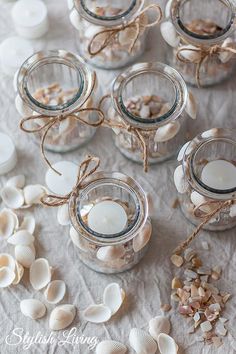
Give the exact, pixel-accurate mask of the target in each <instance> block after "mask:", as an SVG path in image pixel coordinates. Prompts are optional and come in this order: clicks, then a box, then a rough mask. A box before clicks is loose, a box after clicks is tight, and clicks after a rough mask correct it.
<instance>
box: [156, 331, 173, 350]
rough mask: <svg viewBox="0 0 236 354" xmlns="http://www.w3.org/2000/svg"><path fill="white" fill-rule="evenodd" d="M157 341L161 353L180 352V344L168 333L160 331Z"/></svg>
mask: <svg viewBox="0 0 236 354" xmlns="http://www.w3.org/2000/svg"><path fill="white" fill-rule="evenodd" d="M157 343H158V348H159V350H160V354H177V352H178V345H177V344H176V343H175V341H174V339H173V338H172V337H170V336H168V334H165V333H160V334H159V336H158V340H157Z"/></svg>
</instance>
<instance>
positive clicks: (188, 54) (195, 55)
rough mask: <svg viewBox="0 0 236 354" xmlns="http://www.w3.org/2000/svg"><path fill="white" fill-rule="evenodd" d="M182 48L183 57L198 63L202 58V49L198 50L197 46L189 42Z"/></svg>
mask: <svg viewBox="0 0 236 354" xmlns="http://www.w3.org/2000/svg"><path fill="white" fill-rule="evenodd" d="M181 48H182V50H181V52H180V53H181V56H182V57H183V58H185V59H187V60H189V61H190V62H191V63H196V62H199V61H200V60H201V51H200V50H198V48H197V47H195V46H193V45H191V44H188V45H184V46H183V47H181ZM181 48H180V49H181Z"/></svg>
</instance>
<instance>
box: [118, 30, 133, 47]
mask: <svg viewBox="0 0 236 354" xmlns="http://www.w3.org/2000/svg"><path fill="white" fill-rule="evenodd" d="M136 36H137V31H136V29H135V28H134V27H127V28H125V29H124V30H123V31H120V33H119V42H120V44H121V45H129V44H130V43H132V41H133V40H134V39H135V38H136Z"/></svg>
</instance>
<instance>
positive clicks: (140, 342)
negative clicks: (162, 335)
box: [129, 328, 157, 354]
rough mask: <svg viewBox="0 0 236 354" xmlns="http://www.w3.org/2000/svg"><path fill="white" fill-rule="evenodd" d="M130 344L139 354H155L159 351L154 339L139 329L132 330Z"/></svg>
mask: <svg viewBox="0 0 236 354" xmlns="http://www.w3.org/2000/svg"><path fill="white" fill-rule="evenodd" d="M129 343H130V345H131V347H132V348H133V349H134V350H135V352H136V353H137V354H155V353H156V351H157V344H156V342H155V341H154V339H153V338H152V337H151V336H150V335H149V334H148V333H146V332H144V331H143V330H142V329H139V328H132V329H131V331H130V334H129Z"/></svg>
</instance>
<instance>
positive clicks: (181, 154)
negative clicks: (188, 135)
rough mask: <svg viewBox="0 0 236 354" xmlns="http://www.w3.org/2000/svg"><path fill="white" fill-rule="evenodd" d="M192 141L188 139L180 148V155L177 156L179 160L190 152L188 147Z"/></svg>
mask: <svg viewBox="0 0 236 354" xmlns="http://www.w3.org/2000/svg"><path fill="white" fill-rule="evenodd" d="M190 143H191V141H187V143H185V144H184V145H183V146H182V148H181V149H180V150H179V154H178V157H177V160H178V161H179V162H181V161H182V160H183V158H184V155H185V154H186V153H187V152H188V151H187V148H188V146H189V144H190Z"/></svg>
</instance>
